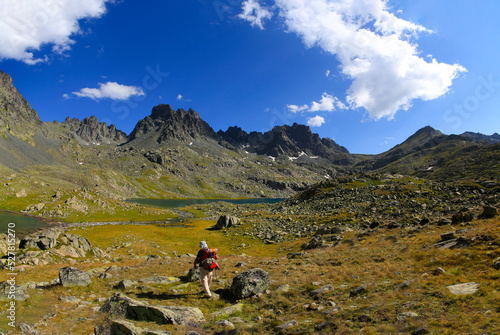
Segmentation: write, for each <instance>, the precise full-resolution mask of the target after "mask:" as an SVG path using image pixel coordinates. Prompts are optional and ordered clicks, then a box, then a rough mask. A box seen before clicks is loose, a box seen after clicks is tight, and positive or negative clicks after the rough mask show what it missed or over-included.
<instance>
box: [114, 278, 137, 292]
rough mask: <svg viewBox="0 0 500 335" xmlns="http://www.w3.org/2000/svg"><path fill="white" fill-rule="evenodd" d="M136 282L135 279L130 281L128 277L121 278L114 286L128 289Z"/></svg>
mask: <svg viewBox="0 0 500 335" xmlns="http://www.w3.org/2000/svg"><path fill="white" fill-rule="evenodd" d="M137 284H138V283H137V282H136V281H132V280H130V279H123V280H121V281H120V282H119V283H118V284H117V285H116V288H117V289H119V290H128V289H129V288H132V287H134V286H135V285H137Z"/></svg>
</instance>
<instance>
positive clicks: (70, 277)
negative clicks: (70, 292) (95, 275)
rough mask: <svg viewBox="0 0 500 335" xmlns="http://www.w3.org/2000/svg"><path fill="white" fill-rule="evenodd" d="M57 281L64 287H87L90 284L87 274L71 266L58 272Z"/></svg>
mask: <svg viewBox="0 0 500 335" xmlns="http://www.w3.org/2000/svg"><path fill="white" fill-rule="evenodd" d="M59 280H60V282H61V284H62V285H63V286H64V287H71V286H88V285H90V283H91V282H92V281H91V277H90V274H89V273H88V272H85V271H82V270H80V269H77V268H74V267H71V266H67V267H64V268H62V269H60V270H59Z"/></svg>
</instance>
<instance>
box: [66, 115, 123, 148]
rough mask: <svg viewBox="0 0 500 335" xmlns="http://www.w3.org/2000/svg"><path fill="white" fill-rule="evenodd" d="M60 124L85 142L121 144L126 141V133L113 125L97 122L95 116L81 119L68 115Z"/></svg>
mask: <svg viewBox="0 0 500 335" xmlns="http://www.w3.org/2000/svg"><path fill="white" fill-rule="evenodd" d="M62 125H63V127H65V128H67V129H69V130H71V131H72V132H74V133H75V134H76V135H77V136H78V137H79V138H80V139H81V140H82V141H83V142H85V143H86V144H122V143H125V142H126V141H127V134H125V133H124V132H123V131H121V130H117V129H116V127H115V125H111V126H108V125H107V124H106V123H104V122H99V121H98V120H97V118H96V117H95V116H91V117H87V118H85V119H83V121H80V120H78V119H71V118H69V117H68V118H66V120H65V121H64V122H63V123H62Z"/></svg>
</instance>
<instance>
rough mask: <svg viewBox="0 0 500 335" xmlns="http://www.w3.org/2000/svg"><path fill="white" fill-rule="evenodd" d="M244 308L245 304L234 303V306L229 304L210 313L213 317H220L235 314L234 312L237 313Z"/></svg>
mask: <svg viewBox="0 0 500 335" xmlns="http://www.w3.org/2000/svg"><path fill="white" fill-rule="evenodd" d="M242 310H243V304H241V303H239V304H236V305H232V306H229V307H225V308H223V309H220V310H218V311H215V312H213V313H212V314H210V316H211V317H212V318H218V317H221V316H229V315H231V314H234V313H237V312H241V311H242Z"/></svg>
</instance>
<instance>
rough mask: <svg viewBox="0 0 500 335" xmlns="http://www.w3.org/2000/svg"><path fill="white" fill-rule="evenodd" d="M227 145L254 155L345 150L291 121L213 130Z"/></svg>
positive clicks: (324, 154)
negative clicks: (263, 129) (263, 128)
mask: <svg viewBox="0 0 500 335" xmlns="http://www.w3.org/2000/svg"><path fill="white" fill-rule="evenodd" d="M217 134H218V135H219V137H220V138H221V139H222V140H224V141H227V142H228V143H230V144H231V145H233V146H235V147H237V148H240V149H245V150H246V151H248V152H252V153H256V154H258V155H266V156H273V157H280V156H289V157H299V156H301V155H304V154H305V155H308V156H319V157H322V158H329V156H332V155H335V154H336V153H339V152H341V153H348V151H347V149H346V148H344V147H342V146H340V145H338V144H336V143H335V141H333V140H331V139H328V138H326V139H321V138H320V137H319V135H318V134H315V133H312V132H311V129H310V128H309V127H308V126H305V125H299V124H297V123H294V124H293V125H292V126H287V125H284V126H276V127H274V128H273V129H272V130H270V131H267V132H265V133H261V132H251V133H250V134H247V133H246V132H244V131H243V130H242V129H241V128H239V127H230V128H228V130H227V131H226V132H223V131H222V130H221V131H219V132H218V133H217Z"/></svg>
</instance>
